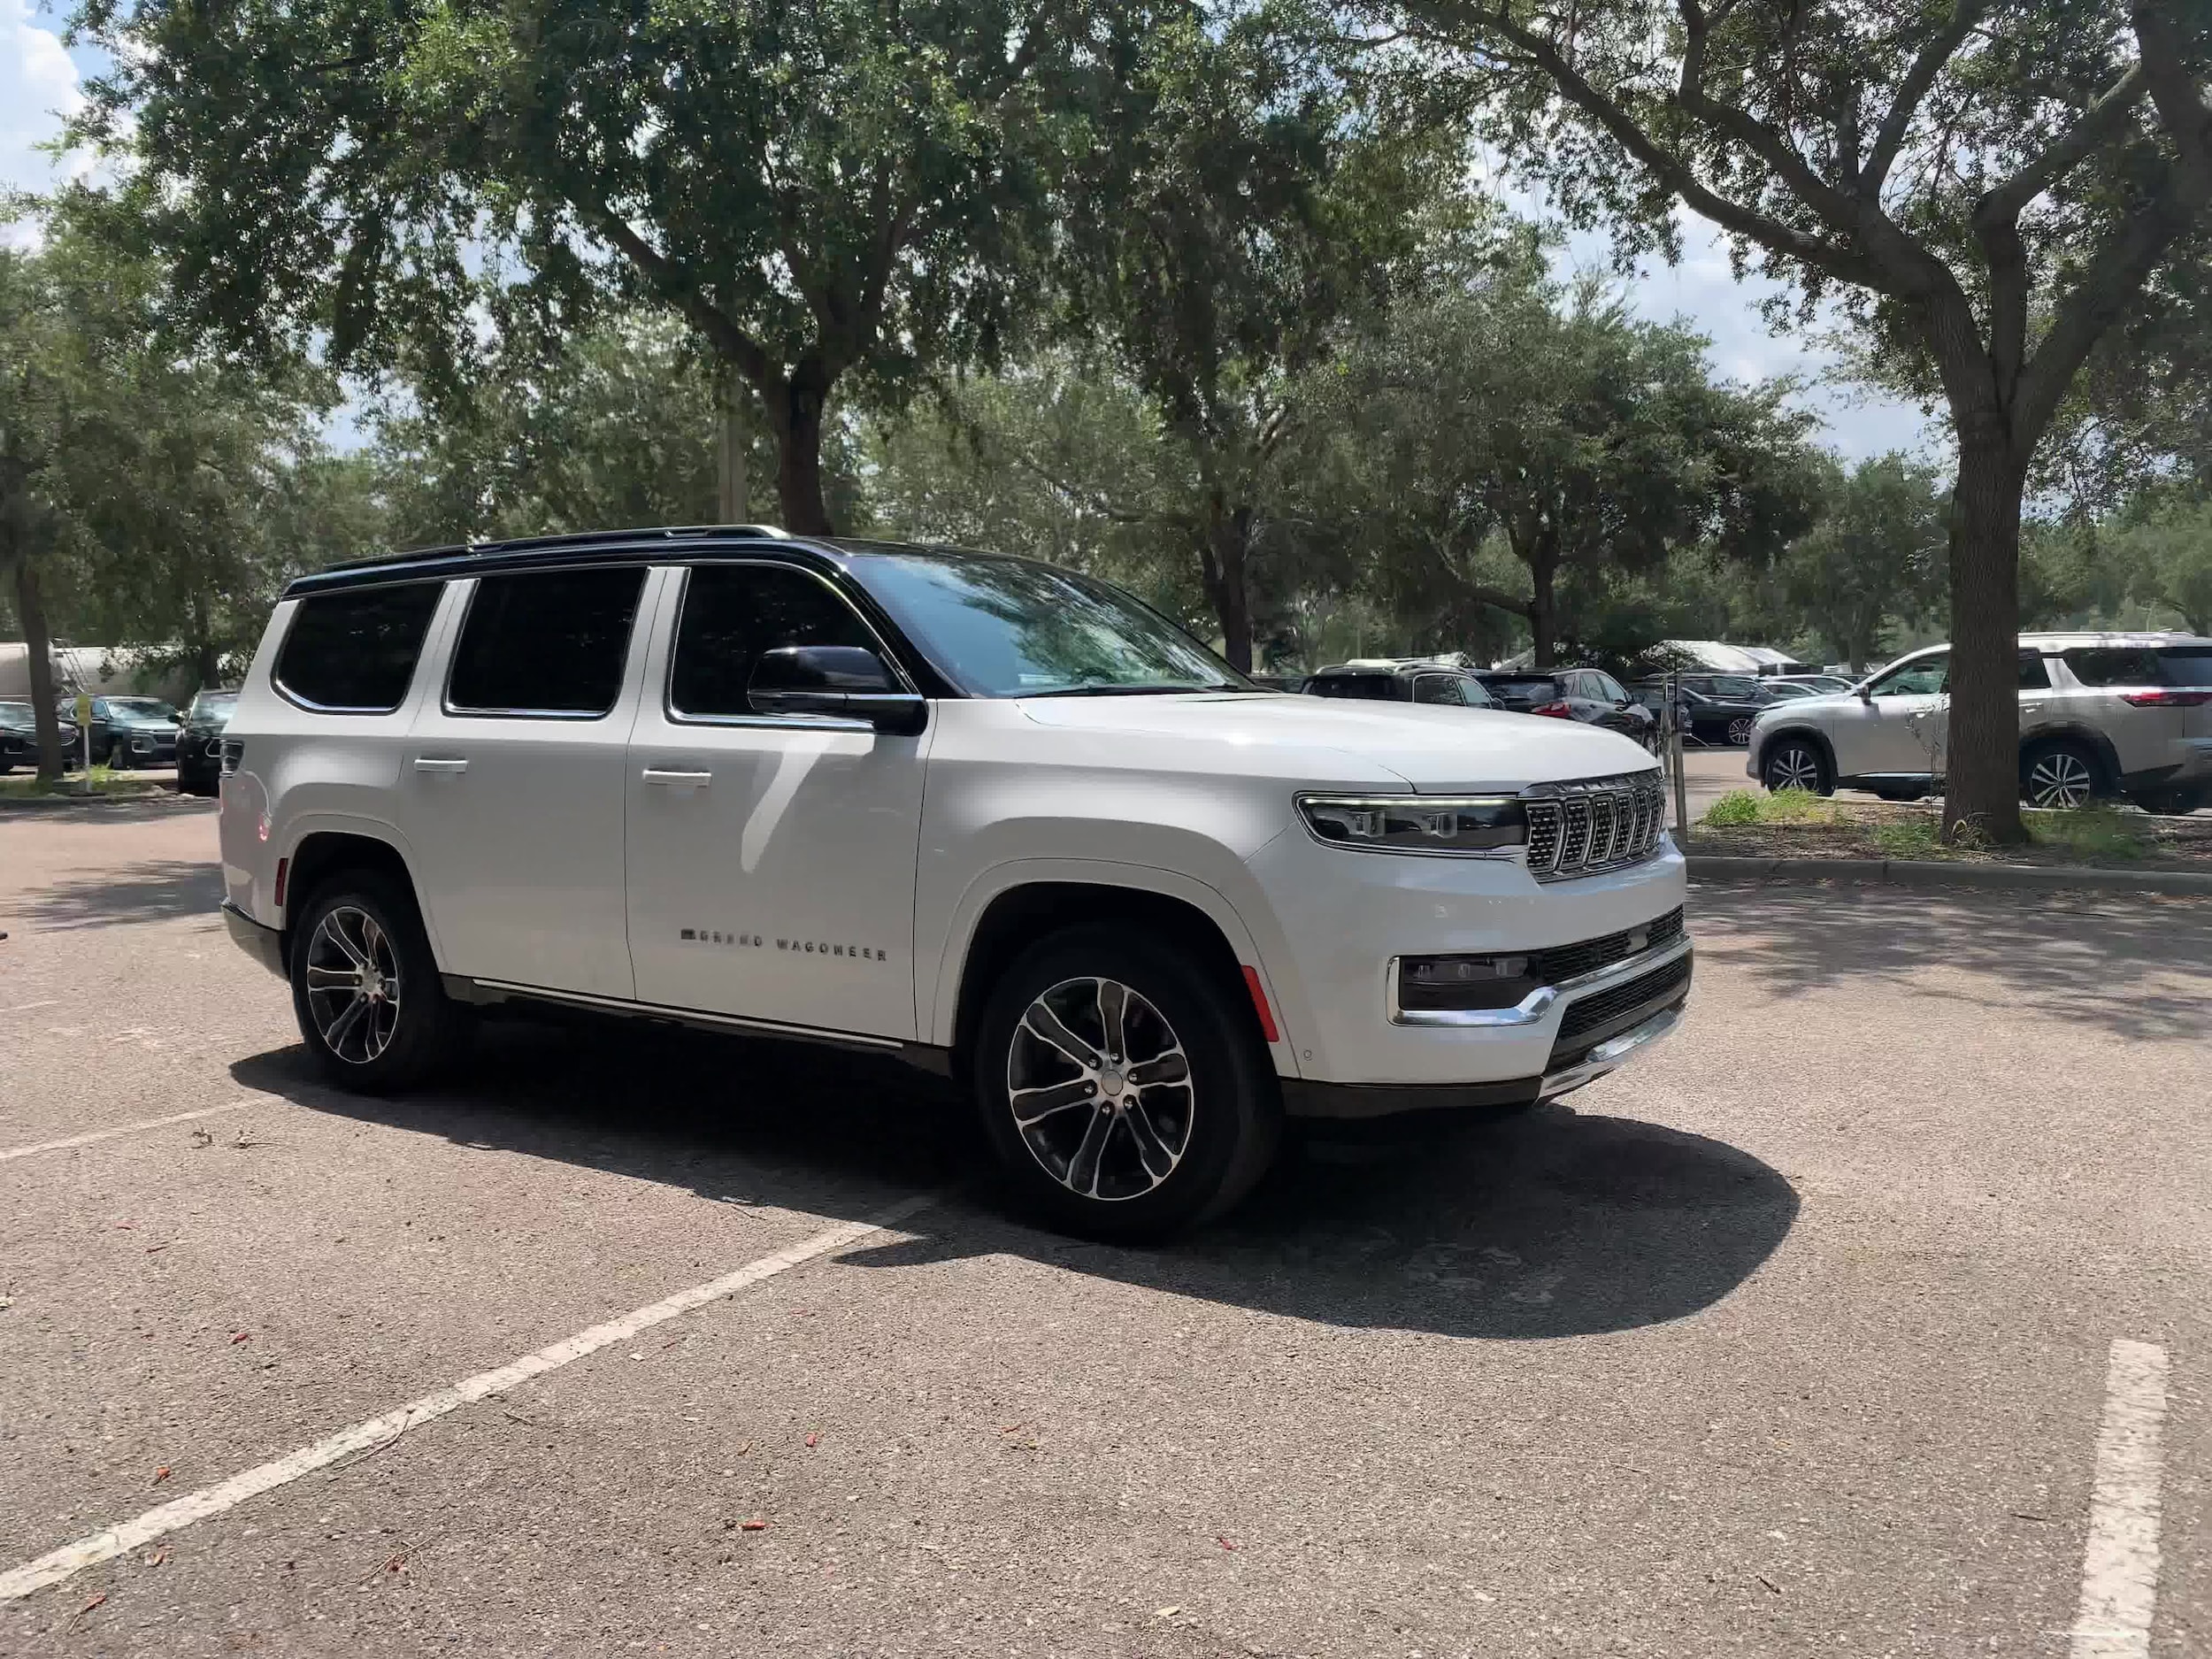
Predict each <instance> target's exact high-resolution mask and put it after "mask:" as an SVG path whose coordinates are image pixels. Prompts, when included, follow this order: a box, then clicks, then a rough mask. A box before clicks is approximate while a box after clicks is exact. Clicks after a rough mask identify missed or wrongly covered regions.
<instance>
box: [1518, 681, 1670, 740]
mask: <svg viewBox="0 0 2212 1659" xmlns="http://www.w3.org/2000/svg"><path fill="white" fill-rule="evenodd" d="M1475 678H1476V679H1478V680H1481V681H1482V683H1483V685H1484V686H1486V687H1488V689H1489V692H1490V695H1492V696H1493V697H1494V698H1495V699H1497V703H1498V706H1499V707H1500V708H1502V709H1507V710H1511V711H1512V712H1514V713H1516V714H1543V715H1550V716H1552V717H1554V718H1558V719H1563V720H1579V721H1581V722H1582V723H1583V724H1584V725H1586V726H1603V727H1604V728H1605V729H1606V730H1607V731H1609V732H1618V733H1620V734H1621V735H1622V736H1623V737H1632V738H1634V739H1635V740H1636V741H1638V742H1639V743H1641V744H1642V745H1643V746H1644V747H1645V748H1646V749H1652V750H1656V749H1657V748H1658V746H1659V736H1658V733H1659V722H1658V720H1657V718H1655V716H1654V715H1653V713H1652V711H1651V710H1649V709H1647V708H1645V707H1644V706H1643V705H1642V704H1640V703H1638V702H1637V701H1636V699H1635V698H1633V697H1632V696H1630V695H1628V690H1627V687H1624V686H1623V685H1622V684H1621V682H1620V681H1619V680H1616V679H1614V678H1613V676H1612V675H1610V674H1609V673H1607V672H1604V671H1603V670H1602V669H1597V668H1553V669H1548V670H1546V671H1545V672H1541V673H1536V672H1528V671H1525V670H1519V669H1505V668H1493V669H1486V670H1484V671H1482V672H1479V673H1478V674H1477V675H1476V676H1475Z"/></svg>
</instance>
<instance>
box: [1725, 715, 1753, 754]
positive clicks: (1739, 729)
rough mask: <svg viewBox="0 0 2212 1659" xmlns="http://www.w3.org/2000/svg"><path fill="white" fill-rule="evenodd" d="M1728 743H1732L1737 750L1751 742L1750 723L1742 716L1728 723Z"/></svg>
mask: <svg viewBox="0 0 2212 1659" xmlns="http://www.w3.org/2000/svg"><path fill="white" fill-rule="evenodd" d="M1728 741H1730V742H1732V743H1733V744H1734V745H1735V746H1736V747H1737V748H1738V749H1742V748H1744V747H1746V746H1747V744H1749V742H1750V741H1751V722H1750V721H1749V720H1748V719H1747V718H1744V717H1743V716H1742V715H1738V716H1737V717H1736V718H1734V719H1732V720H1731V721H1729V723H1728Z"/></svg>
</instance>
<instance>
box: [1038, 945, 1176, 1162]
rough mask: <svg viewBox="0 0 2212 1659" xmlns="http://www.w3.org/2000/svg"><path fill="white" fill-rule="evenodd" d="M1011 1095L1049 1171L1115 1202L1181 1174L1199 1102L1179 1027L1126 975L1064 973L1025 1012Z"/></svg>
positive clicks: (1041, 1160)
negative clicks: (1077, 976) (1101, 976)
mask: <svg viewBox="0 0 2212 1659" xmlns="http://www.w3.org/2000/svg"><path fill="white" fill-rule="evenodd" d="M1006 1101H1007V1106H1008V1109H1009V1110H1011V1111H1012V1113H1013V1114H1014V1126H1015V1128H1017V1129H1018V1130H1019V1131H1020V1133H1021V1138H1022V1141H1023V1143H1024V1144H1025V1146H1027V1147H1028V1148H1029V1152H1030V1156H1032V1157H1033V1158H1035V1159H1036V1160H1037V1162H1038V1164H1040V1165H1041V1167H1042V1168H1043V1170H1044V1171H1045V1173H1047V1174H1048V1175H1049V1176H1051V1177H1052V1179H1055V1180H1056V1181H1058V1182H1059V1183H1060V1184H1061V1185H1062V1186H1063V1187H1066V1188H1067V1189H1068V1190H1069V1191H1070V1192H1071V1193H1073V1194H1076V1196H1078V1197H1079V1198H1093V1199H1102V1200H1104V1201H1106V1202H1119V1201H1121V1200H1124V1199H1130V1198H1141V1197H1143V1196H1144V1195H1145V1194H1147V1193H1148V1192H1151V1191H1152V1190H1153V1189H1154V1188H1155V1187H1158V1186H1159V1184H1160V1183H1161V1182H1162V1181H1164V1180H1165V1179H1167V1178H1168V1177H1169V1176H1171V1175H1172V1174H1173V1173H1174V1172H1175V1167H1176V1165H1177V1164H1180V1163H1181V1162H1182V1160H1183V1154H1184V1152H1185V1150H1186V1149H1187V1148H1188V1147H1189V1146H1190V1133H1191V1116H1192V1112H1193V1110H1194V1107H1195V1105H1196V1101H1195V1099H1194V1094H1193V1092H1192V1087H1191V1069H1190V1058H1189V1056H1187V1055H1186V1054H1185V1053H1184V1052H1183V1045H1182V1042H1181V1041H1180V1040H1179V1038H1178V1037H1177V1036H1176V1034H1175V1030H1174V1027H1172V1026H1171V1025H1169V1024H1168V1023H1167V1020H1166V1018H1164V1016H1163V1015H1162V1014H1161V1013H1160V1010H1158V1009H1156V1008H1155V1007H1153V1005H1152V1004H1151V1003H1150V1002H1147V1001H1146V1000H1145V999H1144V998H1143V997H1142V996H1141V995H1139V994H1138V993H1137V992H1135V991H1133V990H1132V989H1130V987H1127V986H1125V985H1124V984H1122V983H1121V982H1120V981H1119V980H1118V979H1063V980H1062V981H1061V982H1060V983H1059V984H1057V985H1056V986H1054V987H1052V988H1051V989H1049V990H1048V991H1046V992H1044V993H1043V994H1042V995H1040V996H1039V997H1038V998H1037V1000H1036V1001H1035V1002H1032V1003H1030V1005H1029V1007H1028V1009H1027V1010H1026V1011H1025V1013H1024V1014H1023V1015H1022V1017H1021V1023H1020V1024H1019V1025H1016V1026H1015V1027H1014V1040H1013V1042H1012V1044H1011V1045H1010V1048H1008V1051H1007V1056H1006Z"/></svg>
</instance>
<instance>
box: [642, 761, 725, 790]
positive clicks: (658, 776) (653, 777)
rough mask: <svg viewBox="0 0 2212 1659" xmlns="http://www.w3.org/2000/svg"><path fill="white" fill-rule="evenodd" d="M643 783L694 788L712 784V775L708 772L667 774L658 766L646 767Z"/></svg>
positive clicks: (667, 772)
mask: <svg viewBox="0 0 2212 1659" xmlns="http://www.w3.org/2000/svg"><path fill="white" fill-rule="evenodd" d="M645 781H646V782H648V783H662V784H675V785H687V786H690V787H697V786H699V785H701V784H709V783H712V782H713V781H714V774H713V773H712V772H669V771H666V770H664V768H662V767H659V766H648V767H647V768H646V769H645Z"/></svg>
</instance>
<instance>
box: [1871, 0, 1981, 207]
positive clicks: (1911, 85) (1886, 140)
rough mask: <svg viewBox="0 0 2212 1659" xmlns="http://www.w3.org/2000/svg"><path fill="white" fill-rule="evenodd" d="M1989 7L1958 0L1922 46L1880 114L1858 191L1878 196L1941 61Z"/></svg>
mask: <svg viewBox="0 0 2212 1659" xmlns="http://www.w3.org/2000/svg"><path fill="white" fill-rule="evenodd" d="M1988 10H1989V0H1957V4H1955V6H1954V7H1953V8H1952V12H1951V20H1950V21H1949V22H1948V23H1947V24H1946V25H1944V27H1942V28H1940V29H1939V30H1937V31H1936V33H1935V34H1934V35H1933V36H1932V37H1931V38H1930V39H1929V40H1928V42H1926V43H1925V44H1924V45H1923V46H1922V47H1921V49H1920V50H1919V53H1918V54H1917V55H1916V57H1915V58H1913V60H1912V67H1911V68H1909V69H1908V70H1907V71H1906V72H1905V78H1904V80H1902V81H1900V82H1898V84H1897V96H1896V97H1894V98H1893V99H1892V100H1891V101H1890V106H1889V113H1888V114H1887V115H1886V116H1884V117H1883V118H1882V125H1881V128H1880V130H1879V131H1878V133H1877V134H1875V137H1874V148H1873V149H1872V150H1870V151H1869V152H1868V153H1867V158H1866V168H1865V171H1863V173H1860V174H1859V193H1860V194H1861V195H1862V196H1865V197H1866V198H1867V199H1868V200H1869V201H1879V200H1880V199H1881V196H1882V186H1883V185H1884V184H1885V183H1886V181H1887V180H1888V179H1889V170H1890V169H1891V168H1892V167H1893V166H1895V165H1897V155H1898V152H1899V151H1900V150H1902V149H1903V148H1904V147H1905V136H1906V134H1908V133H1909V132H1910V131H1911V130H1912V119H1913V117H1914V116H1916V115H1917V114H1918V113H1919V112H1920V104H1921V101H1922V100H1923V99H1924V98H1925V97H1926V96H1928V88H1930V87H1932V86H1933V85H1935V78H1936V77H1937V76H1938V75H1939V74H1940V73H1942V72H1943V65H1946V64H1947V63H1949V62H1950V61H1951V54H1952V53H1954V52H1955V51H1957V50H1958V49H1959V48H1960V47H1961V46H1962V45H1963V44H1964V43H1965V41H1966V37H1967V36H1968V35H1970V34H1972V33H1973V32H1974V26H1975V25H1976V24H1978V23H1979V22H1980V21H1981V20H1982V17H1983V14H1984V13H1985V12H1987V11H1988Z"/></svg>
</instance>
